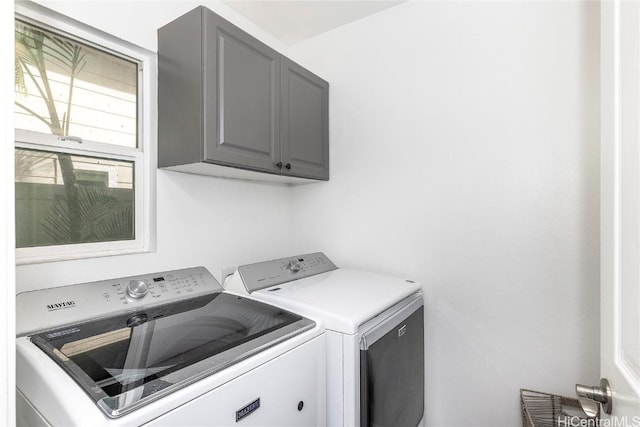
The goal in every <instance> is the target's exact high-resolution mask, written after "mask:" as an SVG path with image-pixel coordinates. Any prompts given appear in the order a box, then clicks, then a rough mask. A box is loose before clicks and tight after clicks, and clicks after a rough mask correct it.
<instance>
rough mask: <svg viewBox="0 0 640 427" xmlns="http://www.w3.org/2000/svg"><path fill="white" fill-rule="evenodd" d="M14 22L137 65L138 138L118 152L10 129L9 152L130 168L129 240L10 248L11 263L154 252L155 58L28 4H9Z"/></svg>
mask: <svg viewBox="0 0 640 427" xmlns="http://www.w3.org/2000/svg"><path fill="white" fill-rule="evenodd" d="M15 12H16V14H15V19H19V20H22V21H25V22H28V23H31V24H34V25H36V26H39V27H42V28H44V29H47V30H50V31H52V32H54V33H59V34H61V35H63V36H65V37H68V38H70V39H72V40H73V39H75V40H77V41H79V42H82V43H84V44H87V45H89V46H93V47H96V48H98V49H102V50H106V51H108V52H110V53H114V54H115V55H116V56H121V57H123V58H126V59H129V60H131V61H134V62H136V63H138V101H137V102H138V135H137V147H135V148H130V147H121V146H117V145H113V144H105V143H99V142H94V141H84V140H83V141H82V143H78V142H75V141H72V140H67V141H61V140H60V138H59V137H58V136H56V135H47V134H44V133H39V132H32V131H27V130H22V129H16V130H15V147H16V148H24V149H34V150H44V151H53V152H62V153H68V154H73V155H79V156H89V157H103V158H109V159H115V160H125V161H131V162H133V163H134V165H135V166H134V198H135V205H134V212H135V213H134V215H135V219H134V224H135V239H134V240H121V241H113V242H95V243H77V244H70V245H52V246H40V247H32V248H16V264H34V263H41V262H51V261H63V260H72V259H84V258H93V257H101V256H113V255H123V254H131V253H140V252H152V251H155V250H156V168H157V156H156V147H157V142H156V141H157V93H156V82H157V77H156V69H157V66H156V55H155V53H153V52H151V51H148V50H146V49H144V48H141V47H139V46H135V45H133V44H131V43H129V42H126V41H124V40H121V39H118V38H116V37H114V36H111V35H109V34H106V33H104V32H102V31H100V30H97V29H95V28H92V27H90V26H88V25H85V24H82V23H80V22H77V21H75V20H73V19H71V18H68V17H66V16H64V15H61V14H59V13H57V12H54V11H51V10H49V9H46V8H44V7H42V6H39V5H36V4H33V3H31V2H17V3H16V4H15Z"/></svg>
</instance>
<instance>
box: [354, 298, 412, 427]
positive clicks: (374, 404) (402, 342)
mask: <svg viewBox="0 0 640 427" xmlns="http://www.w3.org/2000/svg"><path fill="white" fill-rule="evenodd" d="M423 414H424V306H423V302H422V296H421V295H418V296H414V297H411V299H410V300H409V301H408V302H407V305H405V306H404V307H403V308H401V309H400V310H399V311H397V312H396V313H394V314H393V315H391V316H390V317H389V318H388V319H386V320H385V321H382V322H381V323H379V324H378V325H376V326H375V327H374V328H372V329H370V330H369V331H367V332H366V333H364V334H363V336H362V339H361V342H360V425H361V426H363V427H368V426H398V427H404V426H406V427H416V426H417V425H419V424H420V422H421V420H422V418H423Z"/></svg>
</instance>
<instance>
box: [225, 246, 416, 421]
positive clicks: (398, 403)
mask: <svg viewBox="0 0 640 427" xmlns="http://www.w3.org/2000/svg"><path fill="white" fill-rule="evenodd" d="M225 290H227V291H229V292H235V293H237V294H239V295H250V296H252V297H254V298H256V299H259V300H261V301H264V302H268V303H269V304H273V305H277V306H280V307H283V308H285V309H287V310H290V311H292V312H295V313H298V314H301V315H303V316H307V317H309V318H312V319H315V320H316V321H319V322H323V323H324V325H325V327H326V329H327V333H326V334H327V424H328V425H331V426H374V425H375V426H394V427H395V426H407V427H415V426H418V425H423V423H424V306H423V297H422V292H421V287H420V286H419V285H418V284H416V283H414V282H413V281H410V280H404V279H399V278H395V277H390V276H384V275H379V274H373V273H367V272H362V271H353V270H346V269H339V268H337V267H336V266H335V264H334V263H333V262H331V260H329V258H327V257H326V256H325V255H324V254H322V253H313V254H305V255H299V256H294V257H290V258H283V259H278V260H272V261H266V262H261V263H256V264H250V265H244V266H241V267H239V268H238V269H237V272H236V273H234V274H233V275H232V276H230V277H228V278H227V280H226V281H225Z"/></svg>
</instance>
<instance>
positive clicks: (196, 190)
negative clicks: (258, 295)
mask: <svg viewBox="0 0 640 427" xmlns="http://www.w3.org/2000/svg"><path fill="white" fill-rule="evenodd" d="M39 3H41V4H42V5H44V6H46V7H49V8H51V9H54V10H56V11H58V12H60V13H63V14H65V15H67V16H69V17H71V18H74V19H77V20H78V21H80V22H83V23H85V24H88V25H91V26H94V27H96V28H98V29H101V30H103V31H106V32H107V33H110V34H112V35H114V36H116V37H120V38H122V39H125V40H127V41H130V42H132V43H135V44H137V45H139V46H142V47H144V48H146V49H149V50H151V51H154V52H155V51H156V50H157V41H156V30H157V28H159V27H161V26H162V25H164V24H166V23H167V22H170V21H171V20H173V19H175V18H177V17H178V16H180V15H182V14H183V13H185V12H187V11H189V10H191V9H192V8H194V7H196V6H197V5H198V4H200V2H196V1H182V2H176V1H173V2H171V1H161V2H152V1H137V2H115V3H114V2H110V1H104V0H97V1H93V0H83V1H50V0H42V1H39ZM203 4H205V5H207V6H208V7H209V8H210V9H212V10H214V11H216V12H217V13H219V14H220V15H222V16H223V17H225V18H227V19H228V20H230V21H231V22H233V23H235V24H236V25H239V26H241V27H242V28H243V29H245V30H246V31H248V32H250V33H252V34H253V35H254V36H256V37H258V38H260V40H262V41H264V42H265V43H267V44H269V45H271V46H272V47H274V48H275V49H277V50H281V51H282V50H284V47H283V45H282V44H280V43H279V42H278V41H277V40H275V39H274V38H273V37H271V36H269V35H268V34H267V33H265V32H264V31H262V30H261V29H260V28H258V27H257V26H255V25H253V24H251V23H250V22H249V21H247V20H246V19H244V18H243V17H242V16H240V15H238V14H237V13H236V12H235V11H233V10H232V9H230V8H228V7H225V6H224V5H223V4H222V3H219V2H203ZM141 17H144V19H141ZM11 108H13V107H11ZM157 179H158V181H157V185H158V193H157V200H158V202H157V205H158V218H157V228H158V235H157V252H153V253H148V254H139V255H125V256H118V257H107V258H93V259H87V260H82V261H67V262H55V263H45V264H37V265H21V266H18V268H17V271H16V275H17V290H18V292H21V291H26V290H31V289H39V288H45V287H53V286H61V285H65V284H72V283H80V282H85V281H93V280H99V279H104V278H107V277H118V276H127V275H133V274H140V273H146V272H152V271H161V270H167V269H174V268H182V267H190V266H195V265H204V266H205V267H207V268H209V270H210V271H212V272H213V273H214V274H216V273H217V272H218V270H219V269H220V268H222V267H227V266H233V265H239V264H245V263H248V262H256V261H262V260H265V259H271V258H277V257H283V256H287V255H288V254H289V253H290V235H289V231H290V224H291V210H290V208H291V195H290V190H289V188H288V187H285V186H282V185H280V186H277V185H270V184H260V183H253V182H247V181H237V180H236V181H234V180H227V179H221V178H213V177H204V176H195V175H186V174H180V173H176V172H169V171H163V170H159V171H158V174H157Z"/></svg>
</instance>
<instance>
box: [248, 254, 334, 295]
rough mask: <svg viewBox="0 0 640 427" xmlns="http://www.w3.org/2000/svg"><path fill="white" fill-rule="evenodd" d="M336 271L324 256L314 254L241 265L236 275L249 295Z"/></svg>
mask: <svg viewBox="0 0 640 427" xmlns="http://www.w3.org/2000/svg"><path fill="white" fill-rule="evenodd" d="M337 269H338V267H336V265H335V264H334V263H333V262H331V260H330V259H329V258H327V256H326V255H325V254H323V253H322V252H315V253H311V254H305V255H296V256H292V257H287V258H280V259H274V260H271V261H265V262H258V263H255V264H248V265H243V266H240V267H238V273H239V274H240V277H241V278H242V282H243V283H244V286H245V288H246V289H247V292H249V293H251V292H254V291H259V290H260V289H265V288H270V287H272V286H276V285H281V284H283V283H287V282H291V281H292V280H298V279H302V278H304V277H309V276H315V275H316V274H321V273H326V272H328V271H332V270H337Z"/></svg>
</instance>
